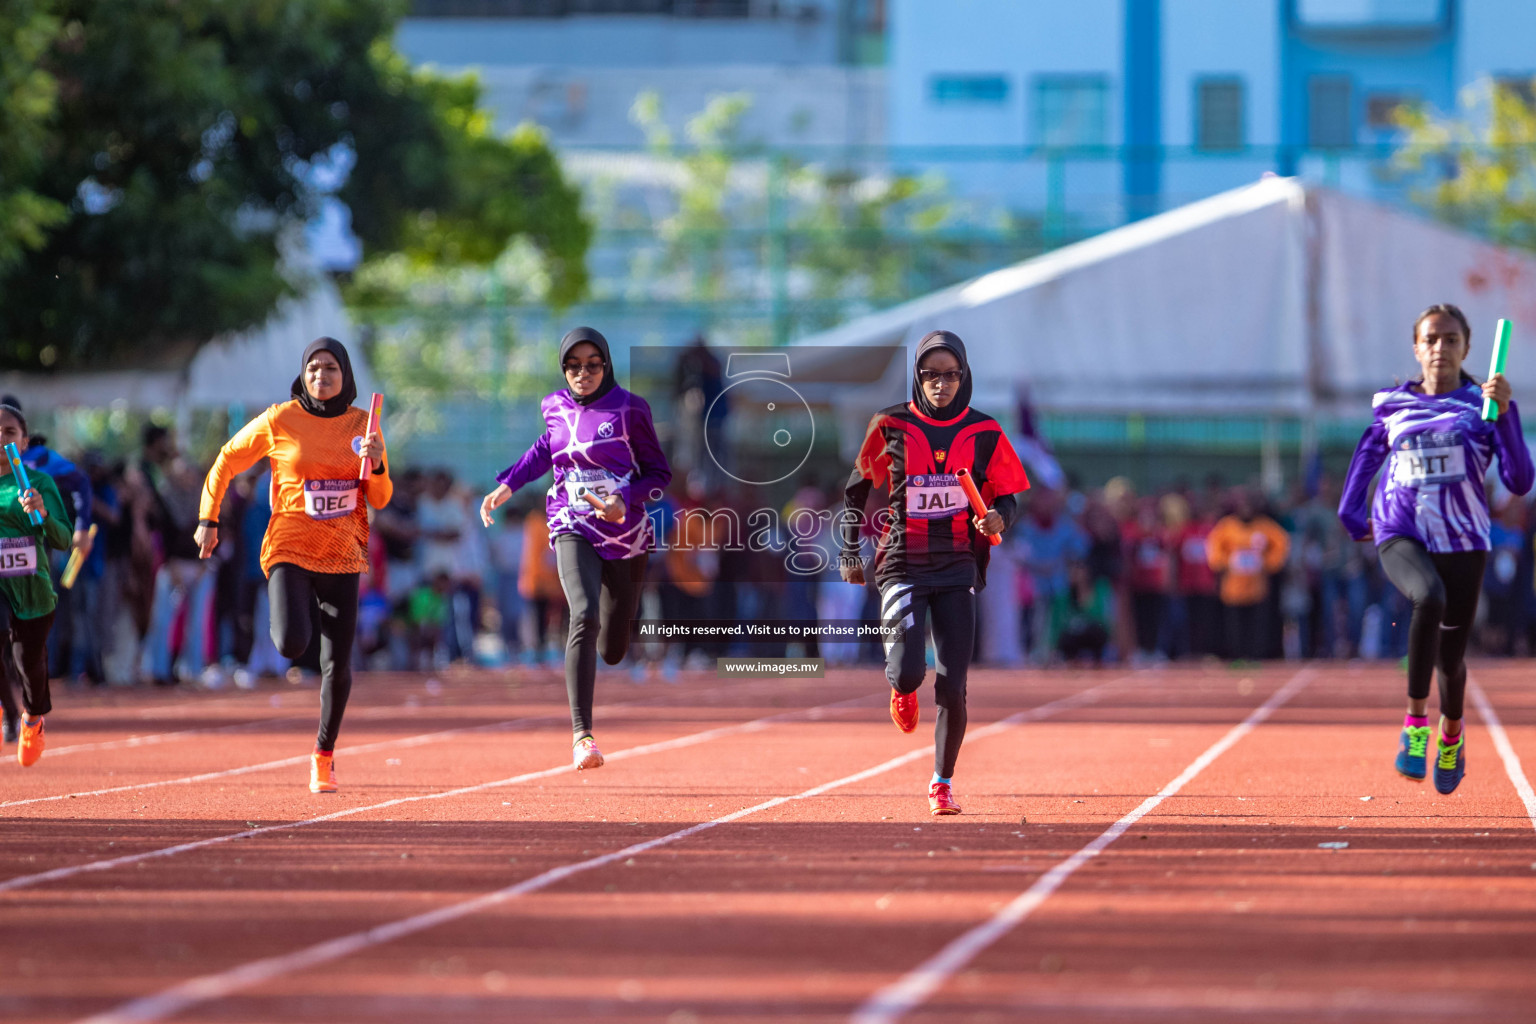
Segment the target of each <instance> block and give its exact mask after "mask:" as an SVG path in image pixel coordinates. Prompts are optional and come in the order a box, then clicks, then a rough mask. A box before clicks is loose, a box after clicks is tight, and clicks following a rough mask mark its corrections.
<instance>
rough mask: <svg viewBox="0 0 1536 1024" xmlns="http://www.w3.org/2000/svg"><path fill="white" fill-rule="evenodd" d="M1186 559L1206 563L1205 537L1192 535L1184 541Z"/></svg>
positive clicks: (1201, 563)
mask: <svg viewBox="0 0 1536 1024" xmlns="http://www.w3.org/2000/svg"><path fill="white" fill-rule="evenodd" d="M1184 561H1186V562H1195V563H1198V564H1200V565H1204V564H1205V538H1204V537H1191V538H1189V539H1188V540H1186V541H1185V542H1184Z"/></svg>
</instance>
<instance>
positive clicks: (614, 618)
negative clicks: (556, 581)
mask: <svg viewBox="0 0 1536 1024" xmlns="http://www.w3.org/2000/svg"><path fill="white" fill-rule="evenodd" d="M648 557H649V556H648V555H643V554H642V555H636V556H635V557H634V558H604V557H603V556H602V555H599V554H598V553H597V549H596V548H594V547H593V546H592V542H591V541H589V540H587V539H586V538H585V537H577V536H574V535H573V534H569V533H565V534H561V535H560V536H558V537H556V538H555V564H556V565H557V566H559V569H560V586H561V588H562V589H563V590H564V591H565V601H566V604H568V605H569V606H570V609H571V630H570V633H569V634H568V635H567V636H566V640H565V695H566V697H567V698H568V699H569V700H570V702H571V732H572V733H573V734H574V735H575V736H576V737H577V738H580V737H582V736H586V735H588V734H590V733H591V732H592V694H593V691H594V690H595V689H596V686H597V652H598V649H599V648H601V649H602V652H603V660H604V661H605V662H607V663H608V664H610V665H617V664H618V663H619V662H621V661H623V660H624V653H625V652H626V651H628V650H629V634H630V629H631V627H632V626H633V624H634V619H635V612H636V611H637V610H638V609H639V607H640V588H641V585H642V584H643V583H644V582H645V563H646V561H647V560H648Z"/></svg>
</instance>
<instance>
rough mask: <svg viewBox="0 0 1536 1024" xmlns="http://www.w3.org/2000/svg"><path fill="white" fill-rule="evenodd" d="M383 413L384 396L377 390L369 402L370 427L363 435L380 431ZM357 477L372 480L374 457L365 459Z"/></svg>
mask: <svg viewBox="0 0 1536 1024" xmlns="http://www.w3.org/2000/svg"><path fill="white" fill-rule="evenodd" d="M383 413H384V396H383V395H381V394H379V393H378V392H377V391H375V392H374V393H373V398H372V399H371V400H370V401H369V402H368V429H367V430H366V431H364V432H363V436H365V437H366V436H367V435H368V434H377V433H378V432H379V417H380V416H381V415H383ZM357 478H358V479H359V480H370V479H372V478H373V460H372V459H364V460H363V468H362V469H361V470H360V471H359V472H358V474H357Z"/></svg>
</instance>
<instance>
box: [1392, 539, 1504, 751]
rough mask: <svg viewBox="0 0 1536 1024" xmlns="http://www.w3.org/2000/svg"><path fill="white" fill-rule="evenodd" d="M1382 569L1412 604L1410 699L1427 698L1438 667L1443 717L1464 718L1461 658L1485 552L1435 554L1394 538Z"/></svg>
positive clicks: (1464, 680) (1464, 682)
mask: <svg viewBox="0 0 1536 1024" xmlns="http://www.w3.org/2000/svg"><path fill="white" fill-rule="evenodd" d="M1380 553H1381V569H1382V571H1383V572H1385V573H1386V574H1387V579H1389V580H1391V581H1392V583H1393V585H1395V586H1396V587H1397V589H1398V590H1400V591H1402V592H1403V596H1404V597H1406V598H1408V600H1410V601H1412V602H1413V618H1412V619H1410V620H1409V622H1408V696H1409V697H1410V698H1411V699H1413V700H1425V699H1427V698H1428V697H1429V678H1430V676H1431V675H1433V674H1434V671H1435V666H1436V665H1437V664H1438V665H1439V666H1440V714H1442V715H1444V716H1445V717H1446V718H1449V719H1451V720H1452V721H1458V720H1460V719H1461V717H1462V698H1463V697H1464V695H1465V693H1466V689H1467V666H1466V663H1465V662H1464V661H1463V658H1464V657H1465V656H1466V653H1467V641H1468V639H1470V637H1471V633H1472V619H1473V618H1474V617H1475V616H1476V615H1477V599H1478V596H1479V595H1480V594H1481V593H1482V589H1483V567H1484V565H1485V564H1486V563H1487V561H1488V552H1486V551H1449V552H1443V553H1431V552H1430V551H1427V550H1425V548H1424V545H1423V544H1420V543H1419V542H1418V541H1416V540H1412V539H1410V538H1408V537H1393V538H1392V539H1391V540H1389V541H1387V542H1386V543H1385V544H1383V545H1382V546H1381V551H1380Z"/></svg>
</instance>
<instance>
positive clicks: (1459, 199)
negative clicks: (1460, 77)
mask: <svg viewBox="0 0 1536 1024" xmlns="http://www.w3.org/2000/svg"><path fill="white" fill-rule="evenodd" d="M1533 92H1536V81H1533V82H1530V83H1525V84H1524V85H1523V86H1514V85H1511V84H1507V83H1495V82H1493V81H1489V80H1485V81H1482V82H1478V83H1475V84H1474V85H1471V86H1468V87H1467V88H1466V89H1464V90H1463V91H1462V94H1461V97H1460V102H1459V107H1460V110H1459V112H1458V114H1457V115H1456V116H1443V115H1437V114H1436V113H1435V112H1433V111H1431V110H1430V109H1428V108H1427V107H1424V106H1416V107H1408V108H1404V109H1403V110H1401V111H1400V112H1399V115H1398V121H1399V123H1400V124H1401V125H1402V126H1403V128H1404V129H1405V134H1404V139H1403V143H1402V146H1401V147H1400V148H1399V150H1398V152H1397V154H1396V156H1395V161H1394V162H1395V164H1396V167H1397V170H1398V171H1399V172H1400V173H1404V174H1406V175H1407V176H1409V178H1410V179H1415V178H1416V179H1420V180H1422V179H1426V178H1427V179H1429V184H1428V185H1427V186H1423V187H1420V188H1419V189H1417V190H1416V191H1415V192H1414V198H1415V200H1416V201H1417V202H1418V203H1419V204H1420V205H1421V206H1423V207H1424V208H1425V209H1427V210H1428V211H1430V212H1431V213H1433V214H1434V215H1435V216H1437V217H1439V218H1440V219H1441V220H1445V221H1447V222H1449V223H1452V224H1455V225H1458V226H1460V227H1463V228H1466V229H1468V230H1471V231H1476V232H1478V233H1480V234H1484V235H1487V236H1488V237H1489V238H1492V239H1493V240H1494V241H1496V242H1499V243H1502V244H1504V245H1513V246H1519V247H1520V248H1523V249H1532V250H1536V102H1533Z"/></svg>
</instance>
